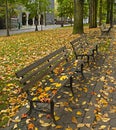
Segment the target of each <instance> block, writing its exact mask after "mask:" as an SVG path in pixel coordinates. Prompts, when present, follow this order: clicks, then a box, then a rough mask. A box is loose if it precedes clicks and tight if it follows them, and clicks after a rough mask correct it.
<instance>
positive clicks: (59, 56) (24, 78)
mask: <svg viewBox="0 0 116 130" xmlns="http://www.w3.org/2000/svg"><path fill="white" fill-rule="evenodd" d="M62 55H66V53H64V54H62V53H61V54H60V55H58V56H57V57H55V58H53V59H52V60H50V61H48V60H49V59H46V63H45V64H44V65H43V66H40V67H39V68H37V67H38V66H36V68H37V70H35V71H33V72H31V73H30V74H28V75H27V76H26V75H25V76H24V77H23V78H22V79H21V80H20V82H21V83H22V84H24V83H26V81H28V79H31V78H33V77H34V76H35V75H36V74H38V75H39V72H41V70H44V71H45V70H46V73H50V72H51V71H52V70H53V69H54V68H55V67H56V65H53V63H54V62H55V61H57V60H58V59H60V58H61V57H62ZM66 58H67V57H65V58H63V59H62V61H63V60H66ZM62 61H60V62H62ZM60 62H58V63H57V65H58V64H60ZM50 66H51V67H50ZM53 66H54V67H53ZM49 67H50V69H49ZM40 78H41V77H40Z"/></svg>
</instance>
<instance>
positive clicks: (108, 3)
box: [106, 0, 111, 24]
mask: <svg viewBox="0 0 116 130" xmlns="http://www.w3.org/2000/svg"><path fill="white" fill-rule="evenodd" d="M110 5H111V4H110V0H107V17H106V23H107V24H109V23H110Z"/></svg>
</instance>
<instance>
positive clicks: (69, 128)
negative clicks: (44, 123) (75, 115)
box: [65, 126, 73, 130]
mask: <svg viewBox="0 0 116 130" xmlns="http://www.w3.org/2000/svg"><path fill="white" fill-rule="evenodd" d="M65 130H73V129H72V128H71V127H70V126H68V128H66V129H65Z"/></svg>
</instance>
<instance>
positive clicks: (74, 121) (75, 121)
mask: <svg viewBox="0 0 116 130" xmlns="http://www.w3.org/2000/svg"><path fill="white" fill-rule="evenodd" d="M72 122H73V123H76V124H77V119H76V117H74V116H73V117H72Z"/></svg>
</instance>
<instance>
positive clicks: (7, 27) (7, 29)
mask: <svg viewBox="0 0 116 130" xmlns="http://www.w3.org/2000/svg"><path fill="white" fill-rule="evenodd" d="M6 35H7V36H10V34H9V26H8V0H6Z"/></svg>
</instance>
